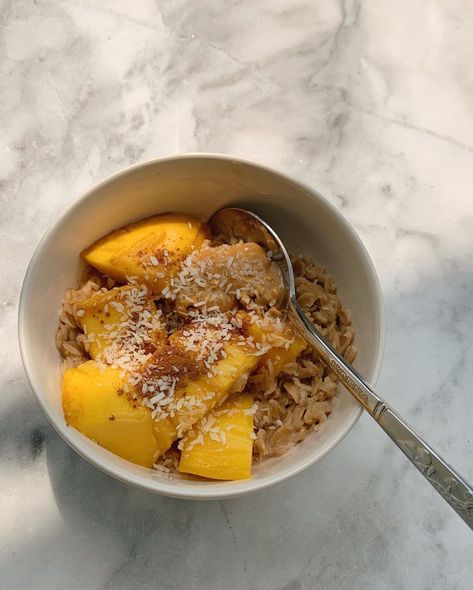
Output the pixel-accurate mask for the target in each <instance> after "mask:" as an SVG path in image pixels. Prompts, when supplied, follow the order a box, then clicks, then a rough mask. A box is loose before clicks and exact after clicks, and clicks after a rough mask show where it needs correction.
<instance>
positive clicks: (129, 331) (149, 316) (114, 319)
mask: <svg viewBox="0 0 473 590" xmlns="http://www.w3.org/2000/svg"><path fill="white" fill-rule="evenodd" d="M76 315H77V320H78V322H79V324H80V326H81V328H82V329H83V330H84V333H85V334H86V335H87V339H88V352H89V354H90V356H91V357H92V358H93V359H96V360H99V361H101V362H106V363H109V364H110V363H112V362H113V361H114V360H116V359H117V357H118V355H119V354H126V353H127V352H128V351H127V350H126V348H127V347H128V348H130V347H133V348H134V349H137V346H136V340H135V339H134V336H135V335H136V334H138V336H139V338H140V339H142V340H143V343H142V346H141V349H142V352H145V351H146V349H148V350H149V349H150V346H149V344H150V343H151V344H153V345H154V346H151V350H150V352H154V349H155V346H159V345H161V344H162V343H163V342H164V340H165V338H166V334H165V331H164V329H163V328H162V327H161V323H160V320H159V317H158V315H157V311H156V306H155V304H154V301H153V297H152V293H151V291H149V290H148V289H147V288H146V287H145V286H133V285H127V286H124V287H116V288H114V289H110V290H109V291H98V292H97V293H94V294H93V295H92V296H91V297H89V298H88V299H85V300H84V301H81V302H80V303H78V304H77V312H76ZM138 348H139V347H138Z"/></svg>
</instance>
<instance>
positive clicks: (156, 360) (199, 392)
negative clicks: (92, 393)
mask: <svg viewBox="0 0 473 590" xmlns="http://www.w3.org/2000/svg"><path fill="white" fill-rule="evenodd" d="M171 348H172V347H168V349H165V350H164V351H158V352H157V353H156V354H155V355H154V356H153V357H152V359H151V360H150V361H149V363H148V365H147V367H145V368H144V370H143V377H142V381H141V387H143V384H144V385H145V387H146V388H148V387H154V386H155V385H154V384H155V383H156V382H158V381H159V379H160V378H161V377H159V375H158V376H157V377H156V376H154V375H153V372H152V371H151V372H150V371H149V367H150V366H152V365H153V364H155V365H159V366H162V365H164V364H165V363H166V362H167V363H168V364H169V363H171V366H175V368H176V369H177V371H176V373H175V375H176V381H177V376H178V375H179V374H182V372H183V371H184V368H183V367H182V366H181V365H180V364H179V361H178V360H176V359H178V357H177V356H176V355H175V354H173V355H170V358H172V361H169V360H168V361H166V355H168V353H170V352H171V350H170V349H171ZM225 355H226V356H225V357H224V358H221V359H220V360H218V361H216V362H215V363H214V364H213V367H212V372H209V373H204V374H200V376H197V377H191V378H189V379H185V378H184V379H182V380H181V384H179V382H178V383H177V385H176V388H175V392H174V398H173V401H172V402H171V403H170V404H169V406H165V407H164V408H163V409H159V410H158V411H157V412H156V415H155V434H156V439H157V441H158V447H159V454H160V455H161V454H162V453H164V452H165V451H167V450H168V449H169V448H170V447H171V445H172V443H173V442H174V441H176V440H177V439H178V438H180V437H181V436H182V435H183V433H184V432H186V431H187V430H189V429H190V428H192V426H193V425H194V424H195V423H196V422H198V421H199V420H200V419H201V418H202V417H203V416H205V415H206V414H207V413H208V412H210V411H211V410H212V409H213V408H215V407H217V406H219V405H220V404H221V403H223V402H224V401H225V400H226V398H227V397H228V396H229V395H230V394H232V393H235V392H239V391H241V390H242V389H243V387H244V386H245V384H246V381H247V379H248V376H249V374H250V373H251V371H252V370H253V369H254V368H255V367H256V365H257V363H258V360H259V359H258V357H257V356H255V354H254V349H249V348H248V347H247V346H239V345H238V344H235V343H231V342H230V343H226V345H225ZM191 362H192V360H191ZM194 362H195V364H197V362H196V361H194ZM151 384H153V385H151Z"/></svg>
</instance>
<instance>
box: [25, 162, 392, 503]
mask: <svg viewBox="0 0 473 590" xmlns="http://www.w3.org/2000/svg"><path fill="white" fill-rule="evenodd" d="M187 159H202V160H204V159H212V160H221V161H227V162H234V163H237V164H243V165H247V166H252V167H255V168H259V169H261V170H262V171H264V172H268V173H270V174H273V175H276V176H278V177H280V178H281V179H283V180H285V181H287V182H289V183H293V184H296V185H298V186H300V187H301V188H303V189H304V190H306V191H307V193H308V194H309V195H310V197H311V198H313V199H318V200H320V201H322V203H323V205H324V206H326V207H327V208H328V209H329V210H330V211H331V213H333V214H334V216H335V217H336V218H338V220H339V221H340V222H341V223H342V225H344V226H345V228H346V230H347V231H348V233H349V234H350V237H351V238H352V239H353V240H354V242H355V243H356V244H357V246H358V248H359V251H360V252H361V254H362V255H363V257H364V259H365V262H366V263H367V266H368V268H369V271H370V275H371V280H372V282H373V285H372V286H373V287H374V293H375V299H376V301H377V307H378V315H379V317H378V319H379V333H378V340H379V345H378V349H377V353H376V363H375V367H374V370H373V376H372V378H371V380H370V383H371V385H373V386H374V385H375V384H376V382H377V380H378V378H379V374H380V372H381V366H382V362H383V357H384V347H385V334H386V326H385V311H384V298H383V294H382V290H381V285H380V282H379V278H378V275H377V273H376V269H375V266H374V264H373V261H372V260H371V257H370V255H369V253H368V251H367V249H366V247H365V245H364V243H363V242H362V240H361V238H360V236H359V235H358V233H357V232H356V231H355V229H354V227H353V226H352V225H351V223H350V222H349V221H348V220H347V219H346V218H345V216H344V215H343V214H342V213H341V212H340V211H339V209H338V208H337V207H336V206H335V205H334V204H333V203H331V202H330V201H329V200H328V199H327V198H326V197H325V196H324V195H322V194H321V193H320V192H319V191H318V190H317V189H315V188H314V187H312V186H310V185H309V184H307V183H305V182H302V181H299V180H296V179H294V178H292V177H291V176H289V175H287V174H285V173H284V172H281V171H279V170H278V169H277V168H273V167H270V166H267V165H265V164H260V163H258V162H256V161H253V160H248V159H244V158H240V157H236V156H231V155H228V154H220V153H212V152H190V153H179V154H174V155H172V156H164V157H158V158H151V159H148V160H145V161H142V162H138V163H136V164H132V165H131V166H127V167H126V168H123V169H121V170H119V171H117V172H115V173H113V174H111V175H109V176H107V177H105V178H104V179H102V180H100V181H99V182H97V183H95V184H93V185H92V186H91V187H90V188H88V189H87V190H86V191H84V192H82V193H81V194H80V195H79V196H78V197H77V198H76V199H74V200H73V202H72V203H71V204H70V205H68V206H67V207H66V208H65V210H64V211H63V212H62V214H61V215H60V216H59V218H58V219H56V221H55V222H54V223H53V224H52V225H50V226H49V227H48V229H47V230H46V232H45V233H44V234H43V236H42V238H41V239H40V241H39V242H38V244H37V245H36V247H35V250H34V253H33V255H32V257H31V259H30V262H29V263H28V266H27V269H26V272H25V276H24V279H23V284H22V287H21V292H20V298H19V306H18V340H19V348H20V355H21V359H22V362H23V367H24V370H25V373H26V377H27V379H28V382H29V385H30V387H31V389H32V391H33V393H34V395H35V397H36V399H37V401H38V402H39V404H40V406H41V408H42V410H43V411H44V412H45V414H46V416H47V417H48V419H49V422H50V423H51V424H52V426H53V428H54V429H55V430H56V432H57V433H58V434H59V435H60V436H61V438H62V439H63V440H64V441H65V442H66V443H67V444H68V445H69V446H70V447H72V448H73V449H74V450H75V451H76V452H77V453H78V454H79V455H80V456H81V457H82V458H83V459H85V460H86V461H87V462H88V463H90V464H92V465H94V466H95V467H97V468H99V469H100V470H102V471H104V472H105V473H107V474H108V475H110V476H112V477H114V478H115V479H118V480H119V481H121V482H123V483H126V484H129V485H133V486H135V487H137V488H140V489H142V490H146V491H148V492H153V493H157V494H161V495H165V496H169V497H173V498H181V499H204V500H217V499H224V498H231V497H235V496H243V495H246V494H249V493H252V492H256V491H257V490H262V489H264V488H267V487H269V486H272V485H274V484H276V483H280V482H283V481H286V480H288V479H290V478H292V477H294V476H296V475H297V474H299V473H301V472H302V471H304V470H305V469H307V468H308V467H309V466H310V465H313V464H314V463H316V462H317V461H320V460H321V459H322V458H323V457H325V456H326V455H327V454H328V453H329V452H330V451H331V450H333V449H334V448H335V447H336V446H337V445H338V444H339V443H340V442H341V441H342V440H343V439H344V438H345V436H346V435H347V434H348V433H349V432H350V431H351V429H352V428H353V427H354V425H355V424H356V423H357V422H358V420H359V419H360V416H361V414H362V413H363V409H362V407H361V406H360V407H359V408H358V409H357V411H356V412H355V413H354V415H353V417H352V418H351V419H350V420H349V421H347V422H346V424H345V425H344V426H343V428H342V429H341V430H340V432H338V434H337V435H336V436H335V437H334V438H333V440H331V441H330V443H329V444H327V445H326V446H325V448H324V449H323V450H322V451H320V452H318V453H313V454H312V455H310V456H309V457H307V458H306V459H305V460H304V461H302V462H301V463H300V464H298V465H297V466H295V467H293V468H292V469H291V468H286V469H285V471H283V472H281V473H280V474H277V473H276V474H274V475H270V476H268V477H266V478H265V479H264V480H262V481H257V480H252V479H251V478H250V479H248V480H241V481H237V482H235V483H236V485H235V486H233V487H231V488H228V489H220V490H216V491H215V492H213V491H212V488H208V487H207V486H205V487H202V489H198V488H192V489H186V488H185V486H183V487H182V488H181V486H180V485H179V486H176V485H175V484H174V483H173V482H172V480H169V481H165V480H159V481H158V480H155V481H150V480H148V479H146V478H145V477H144V476H138V475H135V474H133V475H130V474H129V473H128V472H127V469H126V467H123V468H122V467H117V466H112V465H110V464H109V463H108V461H107V460H105V459H102V458H99V457H97V456H95V455H94V453H92V452H90V451H89V449H87V448H85V447H83V446H82V445H81V444H80V442H79V441H77V440H74V439H73V438H72V437H71V436H70V434H69V433H70V429H69V428H68V426H67V425H66V424H65V423H64V424H61V423H60V422H59V421H58V420H57V419H56V416H54V414H53V413H52V410H51V409H50V408H49V407H48V404H46V403H45V400H46V398H47V395H46V393H45V392H44V391H43V388H42V387H41V386H40V385H39V384H38V383H36V382H35V378H34V369H33V363H32V355H30V354H29V352H28V348H27V343H26V340H27V338H26V322H25V316H26V310H27V302H28V296H29V292H30V284H31V280H32V275H33V271H34V269H35V268H36V265H37V263H38V261H39V260H40V258H41V255H42V252H43V250H44V249H45V248H46V247H47V246H48V245H49V243H50V241H51V240H52V238H53V234H54V231H55V230H56V229H57V228H58V227H59V226H61V225H63V224H64V223H65V222H67V219H68V217H69V216H70V215H72V214H73V213H74V212H75V210H76V209H77V208H79V207H80V206H81V205H82V203H83V202H84V201H86V200H87V199H88V198H90V196H91V195H92V194H93V193H96V192H97V191H99V190H100V189H102V188H103V187H105V186H106V185H108V184H109V183H111V182H113V181H115V180H118V179H120V177H124V176H127V175H129V174H130V173H131V172H133V171H135V170H138V169H141V168H146V167H150V166H154V165H156V164H160V163H163V162H170V161H177V160H187ZM252 482H253V483H252Z"/></svg>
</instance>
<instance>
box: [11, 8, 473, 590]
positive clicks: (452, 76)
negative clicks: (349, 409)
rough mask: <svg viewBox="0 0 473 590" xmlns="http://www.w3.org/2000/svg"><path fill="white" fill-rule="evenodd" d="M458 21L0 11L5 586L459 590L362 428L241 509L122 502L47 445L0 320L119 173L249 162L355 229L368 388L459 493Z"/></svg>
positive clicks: (318, 11)
mask: <svg viewBox="0 0 473 590" xmlns="http://www.w3.org/2000/svg"><path fill="white" fill-rule="evenodd" d="M472 25H473V7H472V5H471V2H469V1H468V0H451V1H449V2H442V1H441V0H433V1H431V2H424V1H422V0H398V1H397V2H393V1H389V0H364V1H362V2H359V1H357V0H346V1H345V2H342V1H336V0H319V1H318V2H310V1H309V0H274V1H272V2H263V1H261V0H253V1H251V2H250V1H249V0H240V1H233V2H231V1H229V0H228V1H227V0H224V1H222V2H206V1H204V0H200V1H194V2H191V1H189V0H160V1H152V0H134V1H133V2H132V1H131V0H101V1H100V2H99V1H98V0H95V1H94V0H89V1H84V2H83V1H80V0H79V1H75V0H74V1H73V0H45V1H42V0H38V1H37V2H27V1H25V0H10V1H9V0H0V57H1V59H0V99H1V100H0V105H1V106H0V129H1V133H0V200H1V206H0V248H1V252H2V254H1V271H2V272H1V273H0V318H1V319H0V335H1V337H0V355H1V362H0V383H1V396H0V480H1V484H0V530H1V535H0V580H1V583H0V586H1V588H2V589H3V588H5V589H6V590H19V589H23V588H34V589H35V590H42V589H48V590H50V589H55V588H70V589H71V590H76V589H77V590H78V589H81V590H82V589H83V588H87V589H88V590H96V589H97V590H98V589H124V590H125V589H129V588H134V589H141V588H143V589H144V588H186V589H200V588H208V589H221V588H232V589H235V590H237V589H242V590H243V589H249V590H250V589H260V588H262V589H273V588H274V589H279V590H283V589H286V590H300V589H305V588H321V589H327V590H332V589H334V590H335V589H337V590H339V589H341V588H342V589H347V590H358V589H360V590H361V589H367V588H369V589H373V590H384V589H386V590H387V589H411V588H416V589H429V590H444V589H449V590H450V589H459V590H469V589H470V588H471V579H472V568H471V555H472V550H473V538H472V537H471V532H470V531H469V530H468V529H467V527H466V526H465V525H464V523H463V522H462V521H461V520H460V519H459V518H458V517H457V516H456V515H455V514H454V512H453V511H451V510H450V509H449V508H448V507H447V506H446V505H445V504H444V503H443V501H442V500H441V499H440V498H439V497H437V495H436V494H435V493H434V492H433V491H432V490H431V489H430V487H429V486H428V485H427V484H425V483H424V482H423V481H422V478H421V477H420V476H419V475H418V473H416V472H415V470H414V469H413V468H412V467H411V466H410V465H409V464H408V462H407V461H406V460H405V459H404V458H403V457H402V456H401V454H400V452H399V451H398V450H397V449H396V448H395V447H394V446H393V445H392V444H391V443H390V442H389V441H388V440H387V438H386V437H385V435H384V434H383V433H382V432H381V431H380V430H379V429H378V428H377V426H376V425H375V424H373V423H371V421H370V420H369V419H368V417H363V418H362V419H361V421H360V423H359V424H358V425H357V426H356V428H355V429H354V430H353V432H352V433H351V434H350V435H349V436H348V438H347V439H345V440H344V441H343V442H342V443H341V444H340V445H339V446H338V447H337V448H336V449H335V450H334V451H333V452H332V453H331V454H330V455H329V456H327V457H326V458H325V459H324V460H323V461H322V462H320V463H318V464H317V465H315V466H313V467H312V468H311V469H309V470H308V471H307V472H305V473H304V474H302V475H301V476H298V477H296V478H295V479H293V480H291V481H288V482H286V483H283V484H281V485H279V486H276V487H274V488H273V489H270V490H269V491H266V492H262V493H258V494H255V495H253V496H249V497H246V498H241V499H235V500H230V501H225V502H209V503H197V502H185V501H177V500H171V499H167V498H161V497H158V496H152V495H148V494H145V493H143V492H140V491H137V490H134V489H131V488H128V487H126V486H124V485H123V484H120V483H118V482H116V481H114V480H112V479H110V478H109V477H107V476H106V475H104V474H102V473H100V472H99V471H98V470H96V469H95V468H93V467H91V466H89V465H88V464H86V463H85V462H84V461H83V460H81V459H80V458H79V457H78V456H77V455H76V454H75V453H74V452H73V451H71V450H70V449H69V448H68V447H67V446H66V445H65V444H64V443H63V442H62V441H61V440H60V439H59V438H58V436H57V435H56V434H55V433H54V432H53V431H52V429H51V427H50V426H49V424H48V422H47V420H46V418H45V416H44V415H43V414H42V412H41V410H40V408H39V407H38V405H37V403H36V402H35V400H34V398H33V396H32V393H31V392H30V390H29V387H28V385H27V383H26V379H25V376H24V374H23V370H22V367H21V362H20V358H19V353H18V350H17V345H16V314H17V302H18V296H19V291H20V287H21V282H22V278H23V274H24V271H25V268H26V265H27V263H28V261H29V258H30V256H31V254H32V252H33V250H34V247H35V245H36V243H37V242H38V240H39V239H40V237H41V235H42V233H43V232H44V231H45V229H46V228H47V227H48V226H49V225H50V224H51V223H52V222H54V220H55V219H56V218H57V216H58V215H59V214H60V213H61V212H62V211H63V210H64V208H65V207H66V206H67V205H68V204H69V203H70V202H71V201H72V200H73V199H74V198H75V197H76V196H77V195H78V194H80V193H81V191H83V190H85V189H86V188H88V187H89V186H90V185H91V184H92V183H94V182H96V181H97V180H99V179H101V178H103V177H105V176H106V175H108V174H110V173H112V172H114V171H116V170H119V169H120V168H122V167H124V166H126V165H129V164H132V163H135V162H139V161H141V160H144V159H146V158H151V157H155V156H159V155H167V154H172V153H176V152H190V151H220V152H224V153H232V154H235V155H239V156H242V157H246V158H251V159H255V160H257V161H260V162H262V163H267V164H270V165H272V166H275V167H277V168H279V169H281V170H284V171H286V172H288V173H290V174H292V175H294V176H297V177H299V178H301V179H302V180H304V181H306V182H308V183H310V184H313V185H315V186H317V187H318V188H319V189H320V190H321V191H322V192H324V193H325V194H326V195H327V196H328V197H329V198H330V199H331V200H332V202H334V203H335V204H336V205H337V206H338V207H339V208H341V209H342V210H343V212H344V214H345V215H346V216H347V218H348V219H349V220H350V221H351V222H352V223H353V224H354V226H355V227H356V229H357V230H358V231H359V233H360V235H361V236H362V238H363V240H364V242H365V244H366V246H367V248H368V250H369V252H370V254H371V256H372V257H373V260H374V262H375V264H376V267H377V270H378V272H379V275H380V278H381V282H382V287H383V291H384V294H385V298H386V311H387V347H386V355H385V363H384V368H383V373H382V376H381V380H380V382H379V390H380V391H381V392H382V393H383V394H384V395H385V397H386V398H387V399H388V400H390V401H392V403H393V405H394V406H395V407H396V408H397V409H398V410H399V411H400V412H401V413H402V414H404V415H406V416H408V417H410V419H411V421H412V422H413V423H414V424H415V425H416V427H417V428H418V429H419V431H420V432H422V433H423V434H424V435H425V437H426V438H427V440H429V441H430V442H431V443H432V444H433V445H434V446H435V448H438V450H439V451H440V452H441V453H442V454H443V455H444V456H445V457H446V458H447V459H448V460H449V461H450V462H451V463H452V464H453V465H455V466H456V467H457V468H458V469H459V470H460V471H461V472H462V473H463V474H464V475H465V476H466V477H467V478H469V479H470V480H473V465H472V461H471V456H472V435H473V428H472V427H473V419H472V414H471V411H470V410H469V408H470V406H471V403H470V395H471V383H472V382H473V363H472V362H471V359H472V355H471V350H472V348H473V331H472V329H471V326H472V325H473V262H472V257H471V253H472V250H473V206H472V204H471V187H472V186H473V110H472V106H471V105H472V101H471V96H472V92H473V70H472V68H471V30H472Z"/></svg>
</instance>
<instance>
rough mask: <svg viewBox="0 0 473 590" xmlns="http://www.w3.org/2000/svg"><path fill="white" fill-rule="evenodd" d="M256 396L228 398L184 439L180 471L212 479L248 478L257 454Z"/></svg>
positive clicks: (244, 395)
mask: <svg viewBox="0 0 473 590" xmlns="http://www.w3.org/2000/svg"><path fill="white" fill-rule="evenodd" d="M252 405H253V398H252V397H251V395H247V394H243V395H239V396H237V397H235V398H232V399H230V400H229V401H227V402H226V403H225V404H223V406H221V407H220V408H219V409H218V410H217V411H215V412H213V413H211V414H208V415H207V416H206V417H205V418H203V420H201V421H200V422H199V423H198V424H196V425H195V427H194V428H193V430H192V431H191V432H190V433H189V435H188V436H186V437H185V438H184V439H183V441H182V448H181V460H180V463H179V471H181V472H183V473H192V474H193V475H200V476H201V477H208V478H210V479H227V480H234V479H248V478H249V477H251V458H252V453H253V436H252V435H253V416H252V413H251V408H252Z"/></svg>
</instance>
